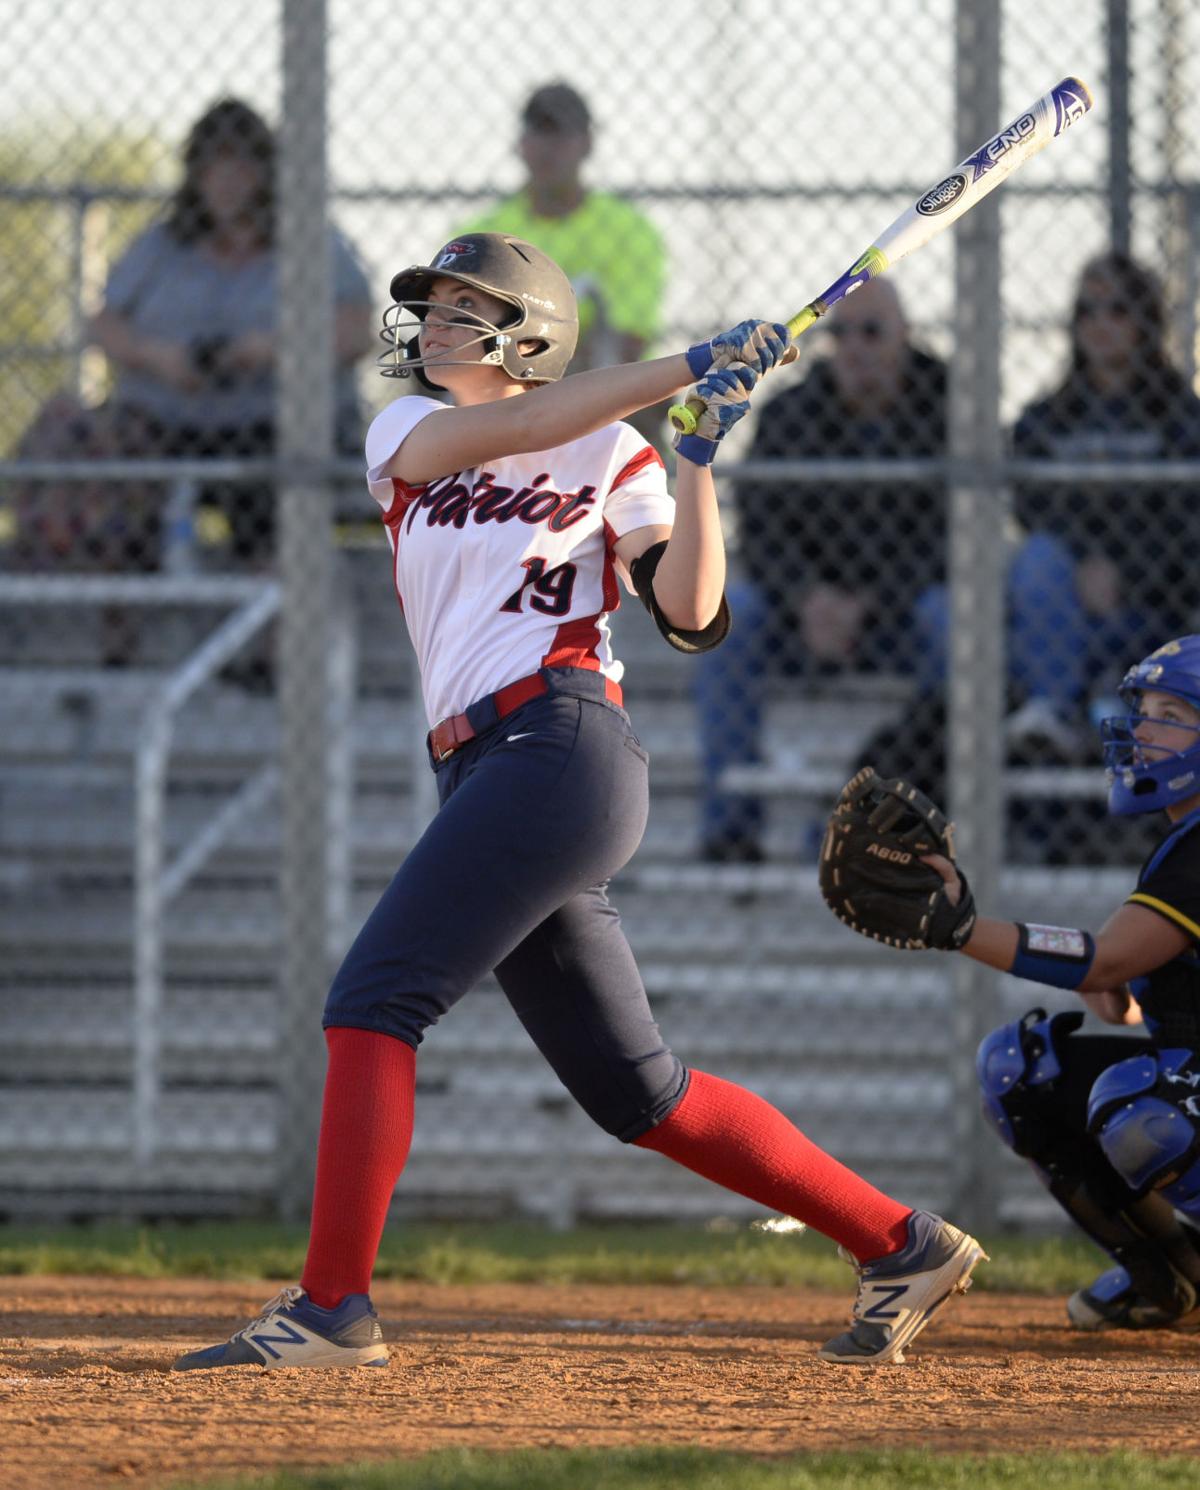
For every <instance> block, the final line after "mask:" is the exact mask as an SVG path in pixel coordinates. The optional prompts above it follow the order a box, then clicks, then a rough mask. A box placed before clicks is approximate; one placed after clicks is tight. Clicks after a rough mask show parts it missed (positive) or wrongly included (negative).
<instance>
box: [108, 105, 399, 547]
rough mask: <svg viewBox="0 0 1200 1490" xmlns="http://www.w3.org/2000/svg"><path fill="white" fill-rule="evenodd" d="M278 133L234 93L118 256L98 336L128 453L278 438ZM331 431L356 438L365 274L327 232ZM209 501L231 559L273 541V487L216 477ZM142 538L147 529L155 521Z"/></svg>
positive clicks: (186, 451) (234, 447)
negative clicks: (153, 218)
mask: <svg viewBox="0 0 1200 1490" xmlns="http://www.w3.org/2000/svg"><path fill="white" fill-rule="evenodd" d="M274 173H275V141H274V138H273V136H272V133H271V130H270V129H269V128H268V126H267V125H266V123H265V122H264V121H263V120H262V119H261V118H260V117H259V115H258V114H257V113H255V111H254V110H253V109H251V108H250V107H248V106H247V105H246V104H244V103H241V102H239V101H238V100H236V99H232V98H227V99H223V100H221V101H220V102H219V103H217V104H215V105H214V106H213V107H212V108H210V109H209V110H207V112H206V113H205V114H204V115H203V116H202V117H201V118H200V119H199V120H197V122H196V123H195V125H194V126H193V127H192V130H191V132H190V134H189V136H188V139H187V144H186V146H185V149H184V168H183V180H182V182H181V184H180V186H179V188H178V190H177V191H176V193H175V195H174V197H173V198H172V200H171V202H170V204H169V207H168V209H167V212H166V215H165V217H164V218H163V220H162V221H160V222H157V223H155V224H154V225H153V226H151V227H150V228H149V229H148V230H147V231H146V232H145V233H143V234H142V235H141V236H140V237H139V238H137V239H136V240H135V241H134V243H133V244H132V246H131V247H130V248H129V249H128V251H127V252H126V254H125V255H124V257H123V258H122V259H121V260H120V262H119V263H118V264H117V265H116V267H115V268H114V269H113V272H112V274H111V276H110V278H109V281H108V285H107V288H106V291H105V303H104V309H103V310H102V311H101V312H100V314H99V315H98V316H97V317H96V319H95V321H94V322H93V326H92V335H93V338H94V340H95V341H96V342H97V343H98V344H99V346H100V347H102V348H103V350H104V352H105V353H106V354H107V356H108V359H109V362H110V364H111V365H112V367H113V369H114V372H115V388H114V392H113V398H112V403H113V405H114V409H115V412H116V415H117V417H118V421H119V422H120V423H121V424H123V425H124V426H125V427H127V428H135V429H136V431H137V435H136V440H135V441H133V442H132V443H133V445H134V447H135V448H133V449H132V450H131V451H130V452H129V453H134V454H152V455H161V456H171V457H176V456H178V457H205V456H227V457H255V456H258V457H261V456H266V455H269V454H270V453H271V451H272V449H273V446H274V437H275V377H274V367H275V345H276V318H277V306H278V288H277V263H276V258H275V254H274V240H275V174H274ZM333 259H334V274H335V298H336V312H335V328H334V355H335V357H336V359H337V364H338V373H337V421H338V435H337V443H338V447H339V449H342V450H345V451H347V452H355V451H357V450H358V448H359V447H360V445H361V436H362V430H361V425H360V420H359V415H358V405H357V396H356V391H355V381H354V373H353V365H354V363H355V361H356V360H357V359H358V358H359V357H361V356H362V355H363V354H364V353H366V352H367V350H368V349H369V348H370V346H371V345H372V341H373V337H372V329H371V295H370V290H369V287H368V284H367V279H366V276H365V274H364V273H363V271H362V269H361V268H360V267H359V264H358V262H357V260H356V258H355V255H354V253H353V251H352V249H351V248H350V246H349V245H348V244H347V243H346V241H345V240H344V239H343V238H342V237H341V236H340V235H338V234H337V233H335V234H334V239H333ZM205 495H206V500H207V501H208V502H209V503H210V504H212V505H215V506H216V507H217V508H218V509H219V511H220V512H221V513H222V514H223V515H224V517H225V519H226V521H227V523H228V528H229V544H230V551H231V555H232V557H233V558H234V559H235V560H236V561H240V562H242V563H246V564H249V565H252V566H254V567H260V566H262V565H263V564H266V563H269V562H270V560H271V557H272V554H273V551H274V534H275V523H274V490H273V488H272V487H270V486H267V485H259V486H247V485H245V484H244V483H243V484H240V485H229V486H225V485H221V486H216V487H212V488H208V489H206V494H205ZM147 541H148V542H150V543H155V542H156V535H155V534H154V533H153V532H151V533H149V534H148V535H147Z"/></svg>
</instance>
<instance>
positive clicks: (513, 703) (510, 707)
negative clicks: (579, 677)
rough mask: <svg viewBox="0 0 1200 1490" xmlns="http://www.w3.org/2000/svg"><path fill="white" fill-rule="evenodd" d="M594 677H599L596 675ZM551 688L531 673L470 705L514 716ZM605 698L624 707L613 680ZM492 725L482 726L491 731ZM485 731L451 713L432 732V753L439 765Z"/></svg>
mask: <svg viewBox="0 0 1200 1490" xmlns="http://www.w3.org/2000/svg"><path fill="white" fill-rule="evenodd" d="M592 676H594V677H595V676H597V675H596V674H593V675H592ZM549 691H550V685H549V683H547V682H546V680H545V678H544V677H543V676H542V674H541V673H530V675H529V676H528V677H527V678H518V679H517V681H516V682H515V683H508V684H506V685H505V686H504V687H503V688H498V689H497V690H496V692H495V693H493V694H491V695H490V698H481V699H479V700H477V702H476V703H474V704H472V705H471V708H472V709H476V708H478V707H479V705H480V704H487V703H491V704H493V705H494V706H495V710H496V719H495V722H496V723H499V721H500V720H501V719H504V718H506V717H507V716H508V715H509V714H512V713H514V712H515V711H516V710H517V709H519V708H520V707H521V705H522V704H527V703H528V702H529V700H530V699H531V698H541V696H542V694H544V693H549ZM604 696H605V698H607V699H608V701H609V703H610V704H616V706H617V707H618V708H621V707H623V698H622V694H621V688H620V685H619V684H617V683H614V682H613V681H612V679H611V678H605V679H604ZM490 727H491V725H490V724H486V725H484V726H483V729H489V728H490ZM483 729H476V728H475V727H474V725H472V723H471V721H470V719H469V718H468V717H467V715H466V714H452V715H451V716H450V717H449V718H447V719H443V720H442V721H441V722H440V723H438V724H435V725H434V727H433V728H432V729H431V730H430V731H429V736H428V743H429V753H430V755H431V756H432V757H433V759H434V761H435V763H436V764H437V765H441V763H442V762H443V761H444V760H449V758H450V757H451V756H452V755H453V754H454V752H455V751H456V750H461V749H462V747H463V746H464V745H466V744H467V743H468V742H469V741H471V740H473V739H475V737H476V736H477V735H479V734H482V733H483Z"/></svg>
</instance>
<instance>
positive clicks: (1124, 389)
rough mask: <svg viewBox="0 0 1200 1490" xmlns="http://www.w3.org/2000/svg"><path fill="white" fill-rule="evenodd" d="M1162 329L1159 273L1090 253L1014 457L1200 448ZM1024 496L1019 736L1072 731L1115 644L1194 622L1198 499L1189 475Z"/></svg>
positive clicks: (1176, 452)
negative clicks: (1050, 371)
mask: <svg viewBox="0 0 1200 1490" xmlns="http://www.w3.org/2000/svg"><path fill="white" fill-rule="evenodd" d="M1165 333H1166V324H1165V310H1164V304H1163V296H1162V293H1161V290H1160V288H1159V285H1158V282H1157V280H1156V279H1155V277H1154V275H1153V274H1152V273H1151V272H1150V271H1149V270H1148V269H1146V268H1144V267H1143V266H1142V265H1140V264H1138V263H1137V262H1136V261H1134V260H1133V259H1131V258H1130V257H1129V256H1128V255H1127V254H1124V253H1117V252H1112V253H1106V254H1103V255H1101V256H1100V257H1098V258H1095V259H1092V260H1091V261H1090V262H1089V263H1088V264H1087V265H1085V267H1084V269H1083V271H1082V274H1081V276H1080V279H1079V283H1078V288H1077V291H1076V295H1075V304H1074V308H1073V310H1072V314H1071V325H1070V334H1071V360H1070V366H1069V368H1068V371H1067V375H1066V377H1065V378H1064V379H1063V381H1062V383H1061V384H1060V385H1059V386H1058V387H1057V388H1056V389H1055V390H1054V392H1052V393H1051V394H1050V395H1049V396H1048V397H1046V398H1043V399H1039V400H1038V401H1036V402H1034V403H1031V404H1030V405H1028V406H1027V407H1026V409H1025V410H1024V412H1023V413H1022V414H1021V416H1020V418H1019V419H1018V421H1017V424H1016V428H1015V431H1014V434H1013V453H1014V455H1015V456H1016V458H1017V459H1020V460H1054V461H1066V462H1072V463H1088V464H1090V463H1093V462H1094V463H1096V464H1104V465H1111V464H1113V463H1117V462H1129V461H1142V462H1144V461H1152V462H1161V461H1172V460H1196V459H1198V458H1200V399H1197V397H1196V395H1195V394H1194V393H1193V392H1192V390H1191V388H1190V387H1189V386H1188V383H1187V380H1186V379H1185V378H1184V376H1183V375H1182V374H1181V373H1180V372H1179V371H1178V370H1177V369H1176V368H1175V367H1174V366H1172V364H1171V361H1170V358H1169V357H1168V355H1167V351H1166V347H1165ZM1015 506H1016V516H1017V518H1018V521H1019V523H1020V525H1021V528H1022V530H1023V532H1024V534H1025V537H1024V541H1023V543H1022V546H1021V548H1020V549H1019V551H1018V553H1017V555H1016V557H1015V559H1014V561H1013V566H1012V571H1011V574H1010V580H1009V590H1010V653H1011V661H1012V678H1013V682H1014V684H1015V685H1016V686H1017V687H1018V688H1019V689H1020V690H1021V691H1022V693H1023V694H1024V696H1025V697H1026V699H1027V700H1030V701H1032V705H1033V706H1032V708H1031V707H1029V706H1028V705H1027V706H1026V708H1025V709H1024V710H1023V711H1022V713H1021V714H1018V715H1016V716H1014V717H1013V718H1012V719H1010V737H1011V738H1013V739H1014V740H1015V739H1016V738H1018V737H1019V736H1020V735H1022V734H1027V733H1028V732H1029V731H1031V730H1035V729H1041V730H1042V731H1043V732H1048V733H1050V734H1054V733H1063V734H1068V735H1069V731H1070V730H1071V729H1073V728H1078V727H1079V726H1080V725H1082V724H1083V723H1085V721H1084V720H1083V719H1082V718H1081V717H1079V716H1080V715H1081V713H1082V710H1083V708H1084V707H1085V706H1086V705H1087V703H1088V701H1089V696H1090V695H1091V693H1092V692H1093V690H1094V689H1095V687H1096V685H1097V683H1098V681H1099V680H1100V679H1101V678H1102V677H1103V676H1104V675H1105V674H1106V673H1107V672H1108V670H1109V669H1110V668H1111V659H1112V658H1113V657H1114V656H1117V657H1136V656H1140V655H1141V654H1143V653H1145V652H1147V651H1148V650H1149V649H1150V646H1151V644H1152V642H1153V641H1154V639H1155V638H1157V637H1162V636H1176V635H1180V634H1182V633H1184V632H1188V631H1193V630H1195V628H1196V624H1197V619H1198V617H1197V604H1198V601H1200V574H1198V573H1197V569H1196V564H1195V560H1194V555H1195V552H1196V540H1197V537H1198V536H1200V516H1198V515H1197V514H1198V513H1200V508H1198V506H1197V502H1196V496H1195V488H1194V486H1193V487H1188V486H1185V485H1184V484H1183V483H1162V482H1159V483H1151V482H1137V481H1133V482H1125V483H1121V484H1120V485H1113V484H1112V483H1100V482H1096V483H1094V484H1089V483H1088V482H1087V481H1086V480H1081V481H1078V482H1076V481H1071V482H1066V483H1063V482H1049V481H1046V482H1037V481H1031V482H1021V483H1020V484H1019V485H1018V486H1017V488H1016V491H1015ZM1051 710H1054V711H1055V712H1056V713H1057V715H1058V719H1060V720H1061V722H1062V724H1064V725H1065V726H1066V730H1065V731H1059V730H1056V724H1057V722H1058V721H1057V720H1056V718H1055V715H1054V714H1052V713H1051Z"/></svg>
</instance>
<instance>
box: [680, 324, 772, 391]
mask: <svg viewBox="0 0 1200 1490" xmlns="http://www.w3.org/2000/svg"><path fill="white" fill-rule="evenodd" d="M790 347H791V338H790V336H789V335H788V329H787V327H786V326H784V325H781V324H779V323H778V322H774V321H740V322H739V323H738V324H737V325H736V326H734V327H733V328H732V329H731V330H729V331H721V332H719V333H718V334H717V335H716V336H714V337H713V339H712V340H711V341H704V342H700V343H699V344H698V345H697V346H694V347H689V348H688V350H687V354H686V355H687V360H688V367H689V368H690V369H691V372H692V376H693V377H694V378H702V377H703V376H704V374H705V373H706V372H708V371H709V370H710V369H713V370H716V369H719V368H724V367H729V366H731V365H732V364H733V363H735V362H740V363H743V364H744V365H745V366H746V367H749V368H751V369H752V370H753V371H754V372H755V373H758V374H759V375H761V374H763V373H765V372H769V371H770V370H771V368H773V367H775V366H776V365H777V364H778V363H780V362H782V361H783V359H784V357H785V355H786V354H787V352H788V349H789V348H790Z"/></svg>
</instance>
